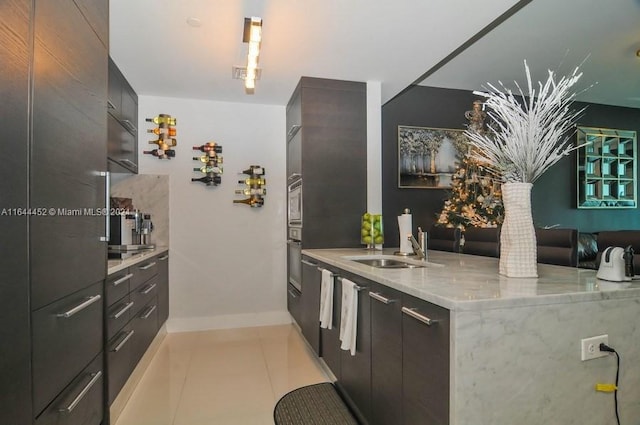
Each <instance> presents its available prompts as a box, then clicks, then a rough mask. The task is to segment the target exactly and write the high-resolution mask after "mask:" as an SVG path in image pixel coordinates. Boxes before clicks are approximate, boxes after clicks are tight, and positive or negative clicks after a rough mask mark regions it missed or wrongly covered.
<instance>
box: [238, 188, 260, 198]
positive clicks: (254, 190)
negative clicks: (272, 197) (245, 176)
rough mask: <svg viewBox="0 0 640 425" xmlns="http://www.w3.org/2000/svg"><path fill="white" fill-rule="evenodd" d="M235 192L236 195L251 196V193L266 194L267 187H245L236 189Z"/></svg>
mask: <svg viewBox="0 0 640 425" xmlns="http://www.w3.org/2000/svg"><path fill="white" fill-rule="evenodd" d="M236 193H237V194H238V195H247V196H252V195H260V196H264V195H266V194H267V189H266V188H264V187H259V188H255V187H251V188H247V189H237V190H236Z"/></svg>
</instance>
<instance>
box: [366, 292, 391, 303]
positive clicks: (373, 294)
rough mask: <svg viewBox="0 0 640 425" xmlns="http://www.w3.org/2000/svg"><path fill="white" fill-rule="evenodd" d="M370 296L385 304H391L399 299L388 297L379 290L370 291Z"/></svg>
mask: <svg viewBox="0 0 640 425" xmlns="http://www.w3.org/2000/svg"><path fill="white" fill-rule="evenodd" d="M369 296H370V297H371V298H373V299H374V300H377V301H380V302H381V303H383V304H391V303H395V302H396V301H398V300H392V299H391V298H387V297H385V296H383V295H382V294H381V293H379V292H369Z"/></svg>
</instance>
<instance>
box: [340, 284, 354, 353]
mask: <svg viewBox="0 0 640 425" xmlns="http://www.w3.org/2000/svg"><path fill="white" fill-rule="evenodd" d="M356 288H357V287H356V284H355V283H353V282H352V281H350V280H348V279H345V278H342V310H341V312H340V313H341V314H340V341H342V344H340V348H341V349H343V350H349V351H351V355H352V356H355V355H356V336H357V329H358V291H357V289H356Z"/></svg>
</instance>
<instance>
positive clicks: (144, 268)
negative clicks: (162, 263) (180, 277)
mask: <svg viewBox="0 0 640 425" xmlns="http://www.w3.org/2000/svg"><path fill="white" fill-rule="evenodd" d="M155 265H156V262H155V261H153V262H151V263H149V264H147V265H145V266H139V267H138V268H139V269H140V270H149V269H150V268H151V267H153V266H155Z"/></svg>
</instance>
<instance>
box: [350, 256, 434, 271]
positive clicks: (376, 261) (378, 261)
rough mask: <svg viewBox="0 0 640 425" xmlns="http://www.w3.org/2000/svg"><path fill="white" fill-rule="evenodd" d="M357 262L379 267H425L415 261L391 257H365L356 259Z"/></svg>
mask: <svg viewBox="0 0 640 425" xmlns="http://www.w3.org/2000/svg"><path fill="white" fill-rule="evenodd" d="M352 261H355V262H356V263H360V264H366V265H367V266H371V267H377V268H379V269H415V268H419V267H424V265H419V264H415V263H408V262H406V261H401V260H396V259H391V258H363V259H354V260H352Z"/></svg>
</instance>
